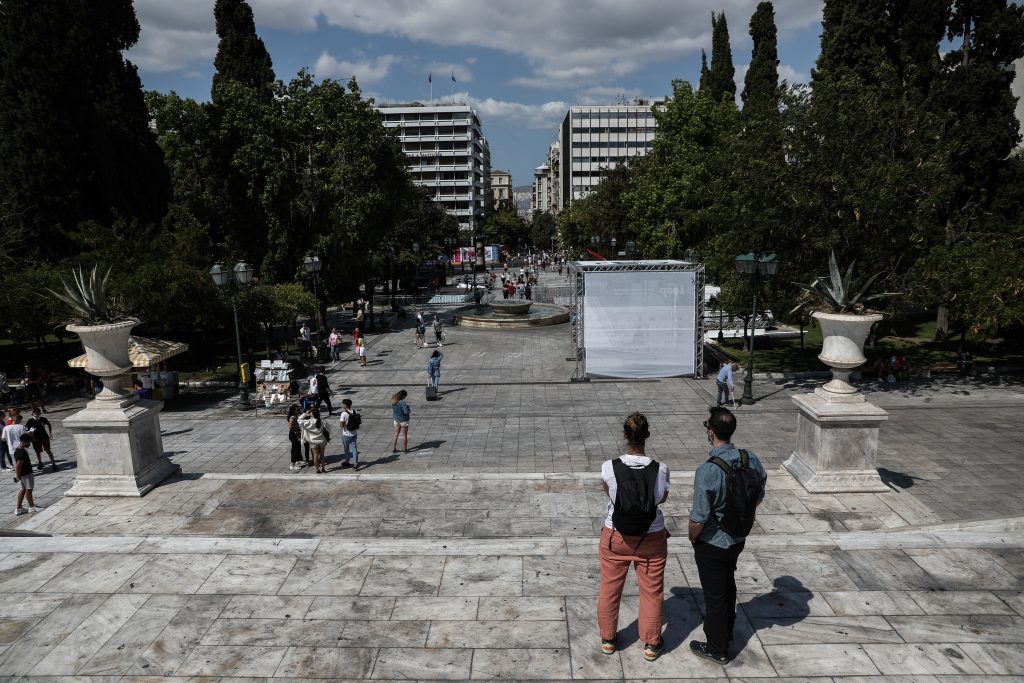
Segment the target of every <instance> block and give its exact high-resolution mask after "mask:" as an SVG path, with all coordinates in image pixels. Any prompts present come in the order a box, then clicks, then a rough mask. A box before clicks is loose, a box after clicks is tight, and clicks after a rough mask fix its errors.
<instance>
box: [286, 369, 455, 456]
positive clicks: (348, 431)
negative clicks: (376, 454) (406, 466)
mask: <svg viewBox="0 0 1024 683" xmlns="http://www.w3.org/2000/svg"><path fill="white" fill-rule="evenodd" d="M434 354H435V355H434V356H433V357H432V358H442V357H443V356H442V355H441V354H440V352H438V351H435V352H434ZM323 371H324V369H323V368H320V370H319V372H318V373H317V376H316V377H314V378H313V379H312V380H311V382H312V381H315V382H316V389H315V390H313V389H311V390H310V393H309V394H308V395H307V396H306V397H305V398H304V399H303V401H302V402H300V403H296V404H293V405H292V406H291V407H290V408H289V409H288V415H287V421H288V442H289V445H290V457H291V462H290V465H289V467H288V469H289V470H290V471H292V472H298V471H300V470H302V469H303V468H304V467H313V468H314V469H315V472H316V473H317V474H326V473H327V456H326V452H327V446H328V444H330V442H331V431H330V427H329V426H328V425H327V421H326V420H325V419H324V417H325V416H324V415H323V413H322V412H321V410H320V408H321V404H322V402H321V401H316V400H313V398H312V397H317V398H320V397H324V398H326V399H327V400H326V403H327V407H328V411H327V417H331V416H333V413H332V412H331V408H330V405H331V404H330V401H329V397H330V396H331V395H333V393H334V392H333V391H331V389H330V387H329V386H328V383H327V378H326V376H324V375H322V373H323ZM436 381H437V382H440V361H438V369H437V375H436ZM435 386H436V385H435ZM318 392H322V393H318ZM408 396H409V392H407V391H406V390H405V389H402V390H401V391H399V392H398V393H396V394H395V395H394V396H392V397H391V418H392V420H393V421H394V427H395V433H394V439H393V440H392V444H391V449H392V453H398V439H399V437H401V438H402V448H403V449H404V450H405V452H406V453H408V452H409V418H410V415H411V413H412V411H411V410H410V408H409V405H408V404H407V403H406V401H405V399H406V398H407V397H408ZM307 399H308V400H307ZM341 405H342V409H341V413H340V415H339V417H338V429H339V431H340V433H341V449H342V454H341V469H348V468H351V469H353V470H358V469H359V428H360V426H361V424H362V415H361V414H360V413H359V412H358V411H356V409H355V408H354V407H353V405H352V399H350V398H344V399H342V401H341Z"/></svg>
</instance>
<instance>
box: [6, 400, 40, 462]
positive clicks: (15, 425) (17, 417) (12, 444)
mask: <svg viewBox="0 0 1024 683" xmlns="http://www.w3.org/2000/svg"><path fill="white" fill-rule="evenodd" d="M21 421H22V418H21V413H19V412H17V411H14V413H13V414H12V415H11V416H10V418H9V420H8V422H9V424H7V425H6V426H4V429H3V431H2V432H0V438H3V440H4V441H5V442H6V443H7V450H8V451H10V453H11V454H12V455H13V454H14V451H16V450H17V449H18V444H19V443H21V435H22V434H24V433H25V425H23V424H22V423H21ZM31 466H32V464H31V463H29V467H31Z"/></svg>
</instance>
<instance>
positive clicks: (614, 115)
mask: <svg viewBox="0 0 1024 683" xmlns="http://www.w3.org/2000/svg"><path fill="white" fill-rule="evenodd" d="M585 119H593V120H598V121H610V120H612V119H629V120H630V121H637V120H640V119H652V120H653V119H654V117H653V116H652V115H651V111H650V110H649V109H643V110H636V111H620V110H616V111H574V112H573V113H572V120H573V121H583V120H585Z"/></svg>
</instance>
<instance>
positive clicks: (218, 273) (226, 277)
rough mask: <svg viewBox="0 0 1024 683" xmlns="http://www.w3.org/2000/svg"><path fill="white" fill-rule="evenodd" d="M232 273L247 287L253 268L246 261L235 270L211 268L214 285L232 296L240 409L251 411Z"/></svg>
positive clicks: (236, 279) (221, 267)
mask: <svg viewBox="0 0 1024 683" xmlns="http://www.w3.org/2000/svg"><path fill="white" fill-rule="evenodd" d="M232 272H233V273H234V275H235V278H234V279H235V281H237V282H238V284H241V285H247V284H249V281H250V280H252V274H253V269H252V266H250V265H248V264H247V263H246V262H245V261H239V262H238V263H236V264H235V267H234V269H233V270H228V269H227V268H225V267H224V266H222V265H221V264H219V263H216V264H214V266H213V267H212V268H210V277H211V278H213V284H215V285H217V286H218V287H228V292H229V293H230V295H231V310H232V311H233V312H234V314H235V351H236V352H237V353H238V409H239V410H249V409H250V408H252V406H250V405H249V387H247V386H246V383H245V382H244V381H243V380H242V336H241V334H240V333H239V331H238V305H237V303H236V302H235V286H236V285H235V284H234V283H233V282H232V280H231V274H232ZM249 372H252V368H249Z"/></svg>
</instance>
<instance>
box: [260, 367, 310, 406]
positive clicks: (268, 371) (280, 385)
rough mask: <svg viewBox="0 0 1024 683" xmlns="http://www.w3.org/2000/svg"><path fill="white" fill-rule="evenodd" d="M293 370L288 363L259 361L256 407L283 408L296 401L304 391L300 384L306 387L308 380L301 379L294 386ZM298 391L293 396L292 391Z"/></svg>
mask: <svg viewBox="0 0 1024 683" xmlns="http://www.w3.org/2000/svg"><path fill="white" fill-rule="evenodd" d="M294 375H295V368H294V367H293V366H292V364H291V363H290V362H289V361H284V360H274V361H270V360H261V361H260V366H259V367H258V368H256V372H255V378H256V405H257V406H258V407H265V408H267V409H274V408H282V409H283V408H285V407H286V406H287V405H288V404H289V402H291V401H292V400H297V399H298V398H299V397H300V396H301V395H302V394H301V392H302V391H304V388H303V387H302V386H301V385H302V384H306V385H308V382H309V380H307V379H305V378H303V379H301V380H299V381H298V382H295V384H297V385H299V386H294V385H293V381H294V380H295V379H296V378H295V376H294ZM295 389H298V392H299V393H297V394H295V395H293V390H295Z"/></svg>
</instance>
